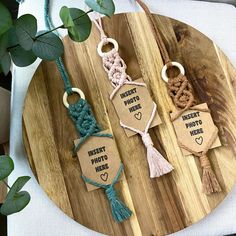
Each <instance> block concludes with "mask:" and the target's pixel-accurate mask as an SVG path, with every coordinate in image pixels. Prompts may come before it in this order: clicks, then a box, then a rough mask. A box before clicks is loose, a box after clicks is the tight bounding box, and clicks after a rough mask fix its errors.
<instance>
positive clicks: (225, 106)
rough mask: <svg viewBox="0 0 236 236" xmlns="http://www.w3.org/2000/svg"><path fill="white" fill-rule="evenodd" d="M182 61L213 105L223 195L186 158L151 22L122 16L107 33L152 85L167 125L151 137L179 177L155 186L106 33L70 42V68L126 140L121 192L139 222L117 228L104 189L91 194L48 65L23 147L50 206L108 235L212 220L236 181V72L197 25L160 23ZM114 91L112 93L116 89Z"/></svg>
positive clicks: (33, 97) (27, 115) (36, 81)
mask: <svg viewBox="0 0 236 236" xmlns="http://www.w3.org/2000/svg"><path fill="white" fill-rule="evenodd" d="M155 20H156V24H157V25H158V26H159V28H160V30H161V32H162V37H163V39H164V41H165V44H166V47H167V48H168V51H169V54H170V56H171V58H172V59H173V60H174V61H179V62H181V63H182V64H183V65H184V67H185V69H186V71H187V77H188V79H189V80H190V81H191V83H192V85H193V87H194V90H195V92H196V95H197V97H198V99H199V102H207V103H208V105H209V107H210V109H211V113H212V117H213V119H214V122H215V124H216V125H217V127H218V128H219V130H220V140H221V142H222V147H220V148H216V149H213V150H211V151H210V155H209V156H210V159H211V163H212V165H213V167H214V170H215V172H216V175H217V177H218V179H219V182H220V185H221V186H222V188H223V191H222V192H221V193H218V194H213V195H211V196H206V195H204V194H203V193H202V191H201V188H202V185H201V174H202V173H201V168H200V166H199V161H198V159H197V158H195V157H194V156H191V155H190V156H188V157H186V156H183V155H182V152H181V150H180V148H179V147H178V144H177V140H176V135H175V133H174V130H173V126H172V123H171V122H170V119H169V112H170V111H173V110H175V108H174V106H173V104H172V101H171V99H170V98H169V96H168V93H167V89H166V84H165V83H164V82H163V80H162V79H161V77H160V71H161V69H162V67H163V62H162V59H161V57H160V53H159V50H158V47H157V45H156V42H155V38H154V35H153V34H152V31H151V27H150V24H149V22H148V20H147V17H146V15H145V14H144V13H132V14H131V13H129V14H120V15H116V16H114V17H112V18H111V19H105V20H104V28H105V32H106V33H107V34H108V35H109V36H110V37H112V38H115V39H116V40H117V41H118V43H119V45H120V49H119V52H120V54H121V56H122V58H123V59H124V60H125V62H126V64H127V66H128V74H129V75H130V76H131V77H132V79H133V80H136V79H138V78H140V77H143V78H144V80H145V82H146V84H147V85H148V89H149V91H150V93H151V95H152V97H153V99H154V101H155V102H157V104H158V112H159V114H160V116H161V119H162V121H163V124H162V125H160V126H158V127H155V128H153V129H152V130H151V134H152V136H153V138H154V142H155V145H156V147H157V148H158V150H160V152H161V153H162V154H163V155H164V156H165V157H166V158H167V159H168V160H169V161H170V162H171V163H172V164H173V165H174V167H175V170H174V171H173V172H172V173H171V174H168V175H165V176H163V177H161V178H155V179H150V178H149V170H148V166H147V161H146V150H145V147H144V146H143V145H141V142H142V141H141V138H140V137H139V136H138V135H135V136H133V137H131V138H127V136H126V135H125V133H124V130H123V129H122V128H121V127H120V125H119V119H118V117H117V115H116V112H115V110H114V107H113V106H112V104H111V102H110V101H109V98H108V93H107V89H108V87H109V86H110V84H109V82H108V79H107V74H106V73H105V72H104V70H103V67H102V63H101V58H100V57H99V56H98V55H97V51H96V46H97V44H98V42H99V40H100V37H99V33H98V31H97V29H96V28H95V27H93V30H92V35H91V36H90V38H89V39H88V40H87V41H86V42H84V43H74V42H72V41H71V40H70V39H69V38H68V37H66V38H65V39H64V44H65V64H66V67H67V69H68V71H69V74H70V77H71V80H72V82H73V85H74V86H75V87H79V88H81V89H82V90H83V91H84V93H85V96H86V98H87V99H88V101H89V102H90V103H91V105H92V107H93V110H94V113H95V115H96V117H97V120H98V121H99V123H100V124H101V125H102V126H103V128H104V129H107V128H110V129H111V130H112V132H113V133H114V136H115V138H116V141H117V145H118V148H119V152H120V155H121V158H122V161H123V163H124V165H125V178H124V179H123V180H122V181H120V182H119V183H118V184H117V190H118V191H119V194H120V196H121V198H122V199H124V201H125V202H126V203H127V205H128V206H129V207H130V208H131V209H132V210H133V212H134V214H133V216H132V217H131V218H130V219H129V220H127V221H125V222H124V223H120V224H117V223H115V222H114V220H113V219H112V216H111V211H110V207H109V203H108V201H107V199H106V197H105V194H104V192H103V190H102V189H99V190H95V191H92V192H87V190H86V188H85V184H84V182H83V180H82V179H81V170H80V166H79V162H78V160H77V159H73V158H72V156H71V150H72V148H73V141H74V140H75V139H77V133H76V131H75V128H74V125H73V123H72V122H71V120H70V118H69V117H68V115H67V110H66V109H65V107H64V106H63V104H62V95H63V93H64V89H63V83H62V80H61V78H60V75H59V73H58V70H57V68H56V65H55V63H54V62H42V63H41V65H40V66H39V68H38V69H37V71H36V73H35V75H34V77H33V79H32V82H31V84H30V86H29V90H28V93H27V96H26V100H25V107H24V113H23V135H24V144H25V147H26V151H27V154H28V158H29V162H30V165H31V168H32V170H33V172H34V174H35V176H36V178H37V180H38V182H39V184H40V186H41V187H42V188H43V189H44V190H45V192H46V193H47V194H48V196H49V197H50V199H52V200H53V201H54V202H55V204H56V205H57V206H58V207H59V208H60V209H61V210H62V211H64V212H65V213H66V214H67V215H68V216H70V217H71V218H73V219H74V220H76V221H77V222H79V223H81V224H83V225H85V226H87V227H89V228H91V229H93V230H96V231H99V232H102V233H104V234H108V235H128V236H131V235H135V236H137V235H145V236H146V235H165V234H168V233H173V232H176V231H178V230H181V229H183V228H185V227H187V226H189V225H191V224H193V223H195V222H197V221H199V220H200V219H202V218H203V217H204V216H206V215H207V214H208V213H210V212H211V211H212V210H213V209H214V208H215V207H216V206H217V205H218V204H219V203H220V202H221V201H222V200H223V199H224V198H225V197H226V195H227V194H228V193H229V192H230V191H231V188H232V186H233V185H234V183H235V180H236V171H235V170H236V159H235V152H236V145H235V144H236V112H235V111H236V93H235V91H236V88H235V79H236V71H235V69H234V68H233V67H232V65H231V63H230V62H229V61H228V59H227V58H226V57H225V55H224V54H223V53H222V52H221V51H220V50H219V48H218V47H217V46H216V45H215V44H214V43H213V42H212V41H211V40H209V39H208V38H207V37H206V36H204V35H203V34H201V33H200V32H198V31H197V30H195V29H193V28H191V27H190V26H188V25H186V24H184V23H182V22H178V21H176V20H172V19H169V18H167V17H162V16H157V15H155ZM109 88H110V87H109Z"/></svg>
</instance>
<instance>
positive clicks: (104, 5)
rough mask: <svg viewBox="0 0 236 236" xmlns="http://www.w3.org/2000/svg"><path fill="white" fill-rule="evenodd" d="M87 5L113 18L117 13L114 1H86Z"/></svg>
mask: <svg viewBox="0 0 236 236" xmlns="http://www.w3.org/2000/svg"><path fill="white" fill-rule="evenodd" d="M85 3H86V4H87V5H88V6H89V7H90V8H91V9H92V10H94V11H96V12H99V13H101V14H104V15H106V16H109V17H110V16H112V15H113V14H114V13H115V4H114V2H113V0H85Z"/></svg>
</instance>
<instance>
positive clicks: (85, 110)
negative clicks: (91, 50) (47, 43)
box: [44, 0, 132, 222]
mask: <svg viewBox="0 0 236 236" xmlns="http://www.w3.org/2000/svg"><path fill="white" fill-rule="evenodd" d="M49 8H50V5H49V0H45V3H44V18H45V24H46V27H47V29H48V30H50V29H52V28H54V27H53V24H52V21H51V18H50V15H49ZM57 35H58V33H57ZM56 64H57V67H58V70H59V72H60V75H61V78H62V80H63V82H64V86H65V94H68V95H71V94H72V93H74V91H78V90H79V89H77V88H72V86H71V83H70V79H69V75H68V73H67V71H66V68H65V66H64V63H63V60H62V58H61V57H60V58H59V59H57V60H56ZM79 91H80V92H81V93H82V91H81V90H79ZM79 94H80V93H79ZM82 94H83V93H82ZM66 97H67V96H66ZM67 108H68V114H69V116H70V118H71V120H72V121H73V122H74V124H75V127H76V130H77V132H78V133H79V135H80V141H79V143H78V144H77V145H76V146H75V148H74V154H76V153H77V151H78V150H79V148H80V147H81V145H82V144H83V143H85V141H87V140H88V139H89V137H91V136H96V137H108V138H113V136H112V135H111V134H101V133H99V132H100V131H102V129H101V127H100V125H99V124H98V123H97V120H96V119H95V117H94V115H93V112H92V109H91V106H90V105H89V103H88V102H87V101H86V100H85V99H83V98H80V99H79V100H78V101H77V102H76V103H75V104H68V106H67ZM123 169H124V167H123V164H122V163H121V164H120V168H119V170H118V171H117V174H116V177H115V178H114V180H113V181H112V183H111V184H107V185H105V184H100V183H98V182H95V181H93V180H91V179H89V178H87V177H86V176H84V175H82V178H83V180H84V181H85V182H87V183H89V184H91V185H94V186H97V187H99V188H103V189H104V190H105V193H106V196H107V198H108V200H109V202H110V206H111V210H112V216H113V218H114V219H115V221H117V222H122V221H124V220H126V219H128V218H129V217H130V216H131V215H132V212H131V210H130V209H129V208H128V207H127V206H126V205H125V204H124V203H123V202H122V201H121V200H120V199H119V197H118V196H117V193H116V190H115V188H114V185H115V184H116V183H117V181H118V179H119V177H120V175H121V173H122V171H123Z"/></svg>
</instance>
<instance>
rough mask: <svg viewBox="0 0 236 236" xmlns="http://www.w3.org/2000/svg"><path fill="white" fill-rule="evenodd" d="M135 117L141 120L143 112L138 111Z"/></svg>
mask: <svg viewBox="0 0 236 236" xmlns="http://www.w3.org/2000/svg"><path fill="white" fill-rule="evenodd" d="M134 117H135V118H136V119H137V120H141V119H142V113H141V112H138V113H136V114H134Z"/></svg>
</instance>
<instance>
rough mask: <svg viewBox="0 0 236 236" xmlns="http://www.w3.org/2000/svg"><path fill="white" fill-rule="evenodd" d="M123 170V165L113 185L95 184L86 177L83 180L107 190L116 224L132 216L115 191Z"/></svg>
mask: <svg viewBox="0 0 236 236" xmlns="http://www.w3.org/2000/svg"><path fill="white" fill-rule="evenodd" d="M123 169H124V166H123V164H122V163H121V165H120V168H119V170H118V172H117V174H116V176H115V178H114V179H113V181H112V183H111V184H108V185H106V184H101V183H98V182H95V181H93V180H92V179H89V178H87V177H86V176H84V175H82V178H83V180H84V181H85V182H87V183H89V184H92V185H94V186H96V187H98V188H103V189H104V190H105V193H106V195H107V198H108V199H109V202H110V206H111V210H112V216H113V218H114V219H115V221H116V222H122V221H124V220H126V219H128V218H130V216H131V215H132V211H131V210H130V209H129V208H128V207H127V206H126V205H125V204H124V203H123V202H122V201H121V200H120V199H119V198H118V196H117V193H116V190H115V189H114V185H115V184H116V183H117V181H118V180H119V177H120V175H121V173H122V171H123Z"/></svg>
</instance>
